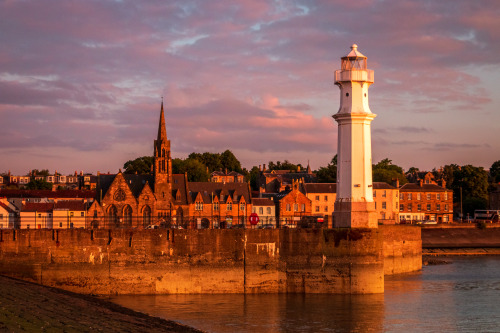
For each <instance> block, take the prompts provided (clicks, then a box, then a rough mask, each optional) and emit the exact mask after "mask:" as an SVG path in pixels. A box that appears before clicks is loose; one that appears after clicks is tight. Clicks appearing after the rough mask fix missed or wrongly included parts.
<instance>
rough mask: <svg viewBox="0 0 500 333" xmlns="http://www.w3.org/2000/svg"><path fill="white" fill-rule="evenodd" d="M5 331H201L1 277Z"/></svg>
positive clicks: (1, 327) (0, 324) (0, 321)
mask: <svg viewBox="0 0 500 333" xmlns="http://www.w3.org/2000/svg"><path fill="white" fill-rule="evenodd" d="M0 295H1V296H0V331H2V332H201V331H199V330H196V329H193V328H191V327H188V326H185V325H181V324H178V323H176V322H173V321H168V320H164V319H161V318H156V317H152V316H149V315H146V314H143V313H140V312H136V311H133V310H130V309H127V308H124V307H121V306H119V305H117V304H114V303H111V302H108V301H105V300H101V299H98V298H95V297H92V296H87V295H80V294H75V293H72V292H68V291H64V290H61V289H57V288H51V287H46V286H41V285H38V284H35V283H30V282H26V281H21V280H17V279H12V278H8V277H5V276H0Z"/></svg>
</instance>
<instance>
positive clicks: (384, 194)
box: [382, 190, 387, 198]
mask: <svg viewBox="0 0 500 333" xmlns="http://www.w3.org/2000/svg"><path fill="white" fill-rule="evenodd" d="M385 197H387V191H386V190H384V192H383V193H382V198H385Z"/></svg>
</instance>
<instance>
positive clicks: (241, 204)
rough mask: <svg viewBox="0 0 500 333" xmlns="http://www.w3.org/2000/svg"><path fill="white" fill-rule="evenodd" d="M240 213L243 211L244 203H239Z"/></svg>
mask: <svg viewBox="0 0 500 333" xmlns="http://www.w3.org/2000/svg"><path fill="white" fill-rule="evenodd" d="M240 211H242V212H243V211H245V203H244V202H242V203H240Z"/></svg>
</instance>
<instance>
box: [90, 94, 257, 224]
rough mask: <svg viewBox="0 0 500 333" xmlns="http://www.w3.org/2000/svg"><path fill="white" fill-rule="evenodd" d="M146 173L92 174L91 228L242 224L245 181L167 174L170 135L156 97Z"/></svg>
mask: <svg viewBox="0 0 500 333" xmlns="http://www.w3.org/2000/svg"><path fill="white" fill-rule="evenodd" d="M153 157H154V162H153V168H152V169H153V170H152V173H151V174H149V175H134V174H124V173H122V172H121V170H120V172H118V174H116V175H111V174H98V179H97V187H96V198H95V200H94V202H93V203H92V205H91V206H90V208H89V210H88V211H87V219H88V223H87V225H88V226H89V227H91V228H156V227H177V228H190V229H200V228H225V227H231V226H233V225H239V226H245V225H246V224H248V216H249V215H250V213H251V211H252V207H251V195H250V193H251V192H250V187H249V184H248V183H237V182H225V183H210V182H191V183H188V181H187V174H172V157H171V150H170V140H168V139H167V131H166V126H165V112H164V109H163V102H162V103H161V110H160V119H159V123H158V135H157V138H156V140H154V144H153Z"/></svg>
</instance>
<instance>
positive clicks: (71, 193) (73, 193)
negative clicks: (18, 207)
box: [0, 189, 96, 199]
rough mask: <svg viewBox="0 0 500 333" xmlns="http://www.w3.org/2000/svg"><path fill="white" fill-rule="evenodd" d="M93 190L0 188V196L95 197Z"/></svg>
mask: <svg viewBox="0 0 500 333" xmlns="http://www.w3.org/2000/svg"><path fill="white" fill-rule="evenodd" d="M95 193H96V192H95V191H83V190H59V191H51V190H5V189H2V190H0V197H7V198H54V199H57V198H95Z"/></svg>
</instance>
